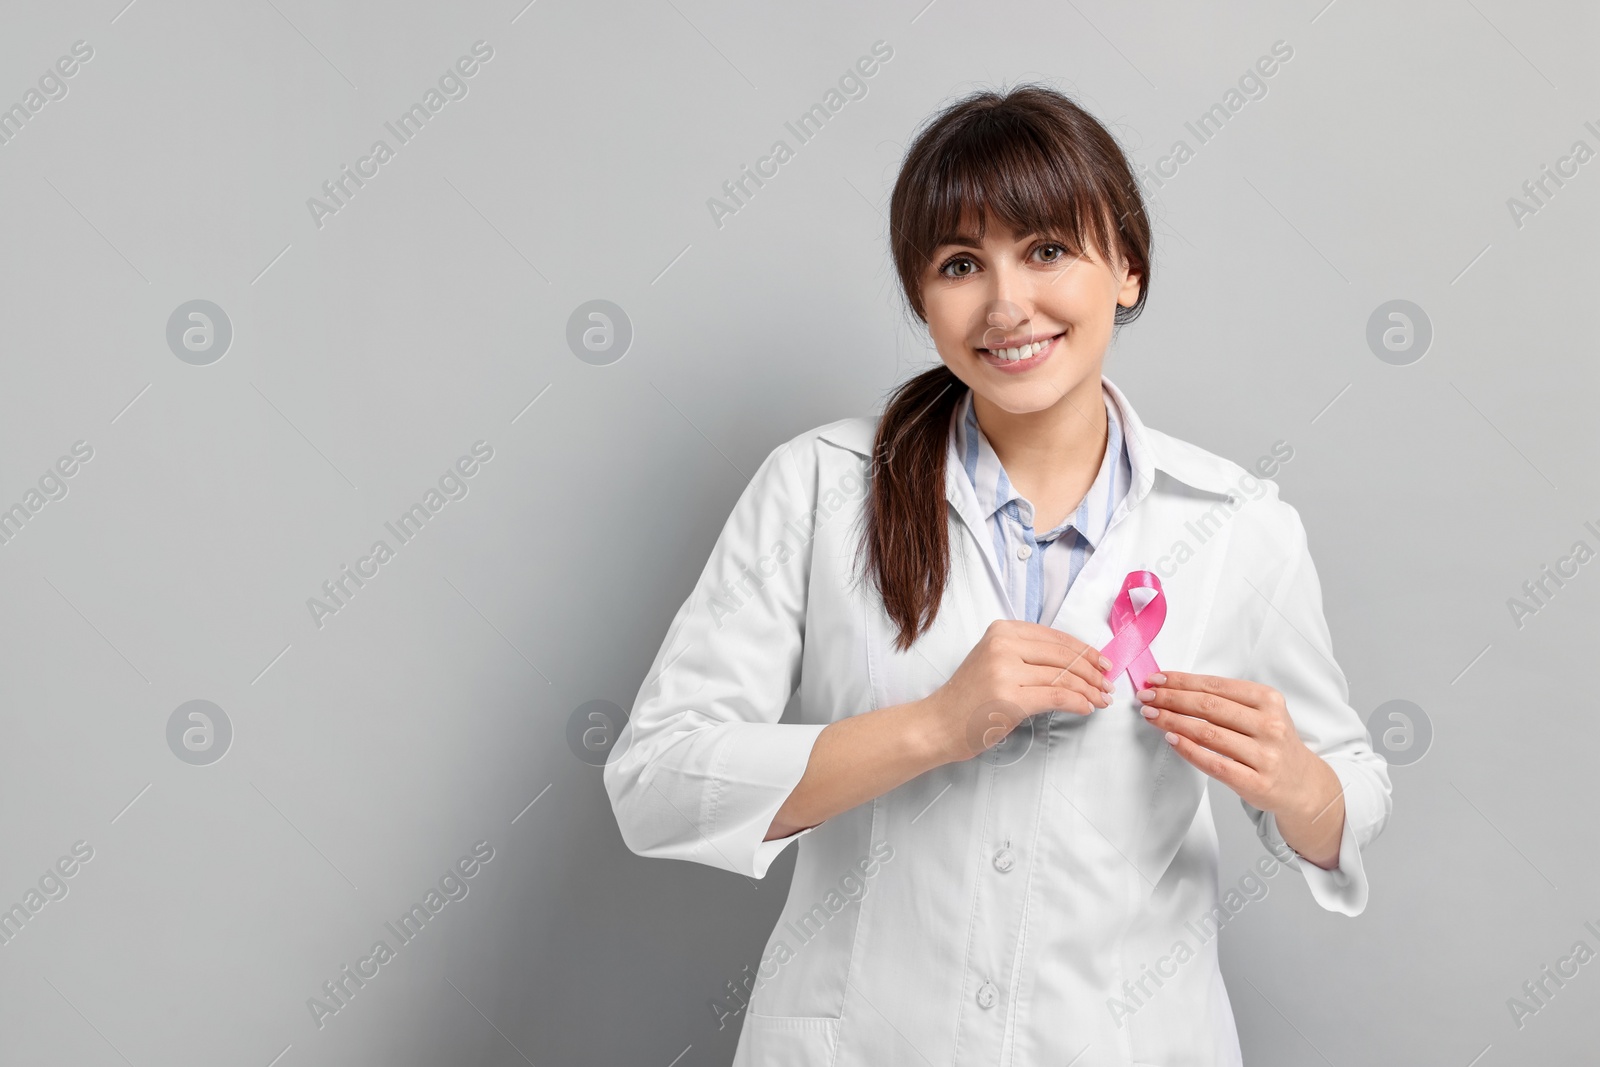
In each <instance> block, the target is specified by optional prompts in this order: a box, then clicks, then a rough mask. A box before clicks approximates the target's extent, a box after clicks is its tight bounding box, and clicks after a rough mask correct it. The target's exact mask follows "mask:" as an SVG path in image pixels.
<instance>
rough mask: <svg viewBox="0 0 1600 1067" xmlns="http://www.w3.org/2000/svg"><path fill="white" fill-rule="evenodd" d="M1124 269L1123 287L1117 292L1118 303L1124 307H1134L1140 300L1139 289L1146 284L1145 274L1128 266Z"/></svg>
mask: <svg viewBox="0 0 1600 1067" xmlns="http://www.w3.org/2000/svg"><path fill="white" fill-rule="evenodd" d="M1123 270H1124V273H1123V276H1122V289H1121V291H1119V292H1118V293H1117V303H1118V304H1121V305H1122V306H1123V307H1132V306H1133V305H1134V304H1136V303H1138V301H1139V289H1140V287H1141V286H1143V285H1144V276H1143V275H1142V274H1140V273H1139V272H1138V271H1136V270H1128V269H1127V268H1126V267H1124V268H1123Z"/></svg>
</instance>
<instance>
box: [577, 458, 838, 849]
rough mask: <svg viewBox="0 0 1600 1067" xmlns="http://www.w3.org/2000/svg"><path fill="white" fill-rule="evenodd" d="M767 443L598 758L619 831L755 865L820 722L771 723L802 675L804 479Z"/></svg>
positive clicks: (643, 841)
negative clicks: (603, 758)
mask: <svg viewBox="0 0 1600 1067" xmlns="http://www.w3.org/2000/svg"><path fill="white" fill-rule="evenodd" d="M794 445H795V443H794V442H790V443H789V444H786V445H782V446H779V447H778V448H777V449H775V450H773V452H772V453H770V454H769V455H768V456H767V458H766V459H765V460H764V461H763V462H762V464H761V466H760V468H759V469H757V471H756V473H755V474H754V475H753V476H752V477H751V479H750V482H749V484H748V485H747V486H746V487H745V489H744V492H743V493H742V494H741V495H740V497H739V500H738V502H737V503H736V504H735V505H734V508H733V511H732V513H731V514H730V515H729V516H728V519H727V522H726V524H725V525H724V527H723V529H722V533H721V535H720V536H719V537H718V538H717V541H716V544H715V546H714V547H713V548H712V550H711V555H710V558H709V559H708V560H707V562H706V565H705V569H704V570H703V571H702V573H701V575H700V579H699V581H698V582H697V583H696V586H695V588H694V590H693V591H692V592H691V594H690V595H689V598H688V599H687V600H685V601H684V603H683V605H682V606H681V607H680V608H679V609H678V613H677V615H676V617H675V618H674V619H673V622H672V626H671V628H670V629H669V630H668V632H667V636H666V639H665V640H664V641H663V642H662V645H661V648H660V651H658V652H657V653H656V657H655V661H654V662H653V663H652V664H651V665H650V670H649V672H648V673H647V674H646V676H645V680H644V684H643V686H642V687H641V688H640V690H639V694H638V697H637V699H636V700H635V701H634V705H633V710H632V712H631V714H630V715H629V718H628V722H627V724H626V725H625V726H624V728H623V731H622V734H621V736H620V737H619V738H618V741H617V743H616V745H615V746H614V747H613V749H612V752H611V755H610V757H609V759H608V760H607V762H606V766H605V769H604V780H605V787H606V792H607V793H608V794H609V795H610V798H611V806H612V810H613V812H614V813H615V815H616V818H617V825H618V826H619V828H620V829H621V831H622V839H623V841H624V843H625V844H626V845H627V846H628V848H629V849H631V850H632V851H633V852H635V853H637V854H638V855H640V856H650V857H660V858H666V859H680V860H691V861H693V862H696V863H704V864H707V865H709V866H712V867H718V868H721V869H722V870H727V871H734V872H737V873H739V874H743V875H746V876H752V877H755V878H763V877H765V876H766V872H767V868H768V867H769V866H770V865H771V864H772V861H773V860H774V859H775V858H776V857H777V855H778V853H780V852H782V851H783V849H784V848H785V847H787V846H788V845H789V844H790V843H792V842H794V841H797V840H799V838H801V837H803V836H804V835H805V834H807V833H810V832H811V829H812V828H809V827H808V828H806V829H804V830H801V831H799V832H798V833H794V834H791V835H789V836H787V837H782V838H778V839H776V840H772V841H764V840H762V839H763V838H764V837H765V836H766V833H767V830H768V828H769V827H770V826H771V824H772V819H773V816H774V815H776V814H777V812H778V809H779V808H780V807H782V805H783V802H784V800H785V799H787V798H788V796H789V794H790V792H791V791H793V789H794V787H795V785H796V783H798V782H799V781H800V778H801V776H802V775H803V774H804V773H805V770H806V764H807V762H808V761H809V760H810V757H811V749H812V746H813V745H814V744H815V743H816V740H817V735H818V734H820V733H821V732H822V730H823V729H824V727H825V726H826V725H827V724H825V723H823V724H812V723H780V722H779V721H778V720H779V718H780V717H781V716H782V715H783V709H784V706H785V705H786V704H787V703H788V701H789V698H790V696H792V695H793V693H794V691H795V688H796V687H797V685H798V684H799V679H800V663H801V651H802V645H803V640H804V633H805V617H806V589H807V584H808V582H809V578H810V569H811V567H810V541H809V539H808V537H807V534H808V533H809V531H810V530H811V529H812V528H813V527H812V522H813V521H814V512H815V503H816V502H815V500H813V499H812V498H811V496H812V494H811V493H810V492H808V491H807V489H806V486H815V484H816V480H815V478H814V477H813V476H810V475H809V474H808V472H806V471H804V470H802V469H801V467H802V461H803V459H804V457H805V456H806V455H809V454H810V453H809V452H808V451H807V450H806V449H804V448H796V447H794Z"/></svg>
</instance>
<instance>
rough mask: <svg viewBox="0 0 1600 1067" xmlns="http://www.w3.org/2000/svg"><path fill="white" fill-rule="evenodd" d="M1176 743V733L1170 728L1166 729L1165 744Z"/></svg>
mask: <svg viewBox="0 0 1600 1067" xmlns="http://www.w3.org/2000/svg"><path fill="white" fill-rule="evenodd" d="M1177 743H1178V735H1177V734H1175V733H1173V732H1172V731H1171V730H1168V731H1167V744H1169V745H1175V744H1177Z"/></svg>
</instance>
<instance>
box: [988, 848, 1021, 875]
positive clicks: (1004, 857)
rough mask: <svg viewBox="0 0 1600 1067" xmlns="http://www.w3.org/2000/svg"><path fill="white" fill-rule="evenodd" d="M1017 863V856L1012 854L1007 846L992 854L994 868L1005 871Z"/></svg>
mask: <svg viewBox="0 0 1600 1067" xmlns="http://www.w3.org/2000/svg"><path fill="white" fill-rule="evenodd" d="M1016 865H1017V857H1016V856H1014V855H1012V852H1011V850H1010V849H1009V848H1003V849H1001V850H1000V851H999V852H996V853H995V854H994V869H995V870H997V871H1001V872H1005V871H1009V870H1010V869H1011V868H1013V867H1015V866H1016Z"/></svg>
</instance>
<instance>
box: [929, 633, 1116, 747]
mask: <svg viewBox="0 0 1600 1067" xmlns="http://www.w3.org/2000/svg"><path fill="white" fill-rule="evenodd" d="M1110 666H1111V661H1110V660H1109V659H1107V658H1106V657H1105V656H1104V655H1102V654H1101V652H1100V650H1099V649H1097V648H1095V647H1094V646H1093V645H1089V644H1086V643H1085V642H1083V641H1080V640H1078V639H1077V638H1076V637H1073V636H1072V635H1071V634H1067V633H1063V632H1062V631H1060V630H1057V629H1055V628H1054V627H1050V626H1042V625H1040V624H1039V623H1035V622H1022V621H1019V620H1016V619H996V620H995V621H994V622H992V623H990V624H989V628H988V629H987V630H986V631H984V634H983V637H982V638H980V639H979V641H978V643H977V644H976V645H974V646H973V647H972V651H971V652H968V653H967V658H966V659H964V660H962V661H961V666H959V667H957V668H956V672H955V673H954V674H953V675H951V676H950V680H949V681H947V682H945V683H944V684H943V685H941V686H940V687H939V688H938V689H936V690H934V691H933V692H932V693H931V694H929V695H928V696H927V697H926V698H925V699H924V700H923V701H922V704H923V708H924V711H925V712H926V714H927V715H928V716H929V723H928V725H929V727H930V729H931V732H932V735H933V738H934V745H935V747H936V749H937V750H938V751H939V752H940V753H942V754H943V756H944V757H945V758H944V762H946V763H955V762H958V761H960V760H966V759H971V758H972V757H973V756H976V755H978V754H979V753H981V752H984V751H987V750H988V749H990V748H992V747H994V746H995V745H997V744H999V743H1000V742H1001V741H1003V740H1005V738H1006V735H1007V734H1009V733H1010V732H1011V731H1012V730H1013V729H1015V728H1016V726H1017V724H1018V723H1020V722H1021V721H1022V720H1023V719H1025V718H1028V717H1029V716H1032V715H1037V714H1039V713H1040V712H1045V711H1070V712H1073V713H1075V714H1078V715H1088V714H1089V713H1090V712H1092V711H1094V709H1095V708H1097V707H1100V708H1104V707H1109V706H1110V704H1111V698H1110V693H1111V692H1112V684H1111V682H1110V680H1109V679H1107V678H1106V676H1105V675H1104V674H1103V673H1102V671H1103V670H1105V669H1108V668H1110Z"/></svg>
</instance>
